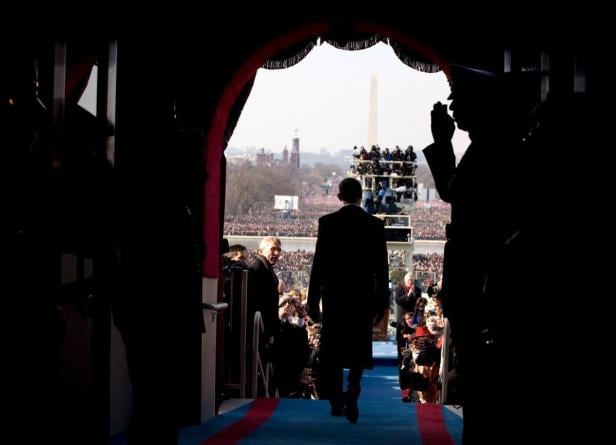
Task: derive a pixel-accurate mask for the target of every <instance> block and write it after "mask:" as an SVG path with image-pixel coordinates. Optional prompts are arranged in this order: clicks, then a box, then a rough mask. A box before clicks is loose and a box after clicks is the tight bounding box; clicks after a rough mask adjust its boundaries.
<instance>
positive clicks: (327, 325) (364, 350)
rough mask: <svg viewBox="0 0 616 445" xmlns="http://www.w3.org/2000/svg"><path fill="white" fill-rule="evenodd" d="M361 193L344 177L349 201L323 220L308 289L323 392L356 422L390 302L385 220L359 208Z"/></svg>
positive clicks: (343, 196)
mask: <svg viewBox="0 0 616 445" xmlns="http://www.w3.org/2000/svg"><path fill="white" fill-rule="evenodd" d="M361 197H362V188H361V184H360V183H359V181H357V180H356V179H354V178H345V179H343V180H342V181H341V182H340V184H339V193H338V198H339V199H340V200H341V201H342V202H343V204H344V205H343V207H342V208H340V209H339V210H338V211H336V212H333V213H330V214H328V215H325V216H323V217H321V218H320V219H319V231H318V237H317V244H316V248H315V255H314V261H313V264H312V271H311V274H310V286H309V289H308V314H309V316H310V317H311V318H312V319H313V320H315V321H319V320H321V321H322V328H321V375H320V379H321V393H320V396H321V398H324V399H328V400H329V401H330V404H331V408H332V411H331V413H332V415H334V416H340V415H342V414H344V415H345V416H346V417H347V419H348V420H349V421H350V422H351V423H355V422H357V419H358V417H359V409H358V405H357V399H358V397H359V393H360V391H361V385H360V382H361V377H362V374H363V370H364V369H371V368H372V364H373V362H372V327H373V325H374V324H375V322H376V323H378V322H379V321H380V320H381V319H382V318H383V316H384V312H385V309H386V308H387V307H388V306H389V294H388V286H387V285H388V263H387V245H386V242H385V228H384V224H383V221H382V220H380V219H378V218H376V217H374V216H371V215H369V214H368V213H366V212H365V211H364V210H363V209H362V208H361V207H360V205H359V204H360V202H361ZM321 304H322V311H320V305H321ZM344 368H348V369H349V375H348V386H347V390H346V391H345V392H343V369H344Z"/></svg>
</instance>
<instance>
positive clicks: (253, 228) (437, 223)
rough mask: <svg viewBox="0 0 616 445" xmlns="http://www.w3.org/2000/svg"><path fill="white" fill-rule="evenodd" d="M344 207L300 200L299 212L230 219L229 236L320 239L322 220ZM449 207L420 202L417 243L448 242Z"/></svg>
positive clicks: (258, 212) (260, 213) (415, 223)
mask: <svg viewBox="0 0 616 445" xmlns="http://www.w3.org/2000/svg"><path fill="white" fill-rule="evenodd" d="M339 207H340V204H339V202H337V201H332V200H331V199H328V200H326V199H303V198H302V199H300V206H299V210H291V211H286V210H275V209H273V208H271V207H269V208H265V207H263V208H258V209H253V210H251V212H250V213H249V214H247V215H226V216H225V221H224V233H225V235H232V236H268V235H275V236H292V237H316V236H317V229H318V224H317V221H318V219H319V217H320V216H323V215H325V214H327V213H330V212H332V211H334V210H336V209H337V208H339ZM449 216H450V212H449V206H448V205H447V204H445V203H443V202H442V201H430V202H429V203H426V202H424V201H417V203H416V207H415V210H414V212H413V215H412V221H411V225H412V227H413V237H414V238H415V239H416V240H445V225H446V224H447V223H448V222H449Z"/></svg>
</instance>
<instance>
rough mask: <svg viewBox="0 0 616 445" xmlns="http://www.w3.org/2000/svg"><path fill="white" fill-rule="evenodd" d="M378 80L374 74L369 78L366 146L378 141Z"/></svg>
mask: <svg viewBox="0 0 616 445" xmlns="http://www.w3.org/2000/svg"><path fill="white" fill-rule="evenodd" d="M378 96H379V81H378V79H377V78H376V75H374V74H373V75H372V77H371V78H370V105H369V107H368V146H369V147H371V146H373V145H377V144H378V143H379V117H378V113H379V101H378Z"/></svg>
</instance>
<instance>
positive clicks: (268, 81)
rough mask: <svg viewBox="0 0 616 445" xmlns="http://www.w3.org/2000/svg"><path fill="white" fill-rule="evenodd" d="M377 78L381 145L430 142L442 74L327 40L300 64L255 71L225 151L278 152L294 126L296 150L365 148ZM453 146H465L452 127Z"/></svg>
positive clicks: (382, 52) (443, 87)
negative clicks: (297, 140)
mask: <svg viewBox="0 0 616 445" xmlns="http://www.w3.org/2000/svg"><path fill="white" fill-rule="evenodd" d="M373 74H374V75H376V77H377V79H378V104H379V109H378V139H379V145H380V146H381V147H382V148H383V147H386V146H389V147H393V146H395V145H399V146H400V147H401V148H405V147H406V146H407V145H413V146H414V147H415V149H416V150H420V149H422V148H424V147H425V146H426V145H428V144H429V143H431V142H432V136H431V133H430V110H431V109H432V105H433V104H434V102H436V101H441V102H445V101H446V99H447V96H449V84H448V83H447V79H446V77H445V75H444V74H443V73H442V72H438V73H423V72H420V71H416V70H414V69H412V68H410V67H408V66H407V65H405V64H403V63H402V62H400V60H399V59H398V58H397V57H396V55H395V54H394V52H393V50H392V49H391V48H390V47H389V46H387V45H386V44H384V43H379V44H377V45H375V46H373V47H371V48H368V49H365V50H361V51H344V50H339V49H336V48H334V47H332V46H330V45H329V44H327V43H324V44H322V45H320V46H317V47H315V48H314V49H313V50H312V51H311V52H310V54H308V56H306V58H305V59H304V60H302V61H301V62H300V63H298V64H297V65H295V66H293V67H291V68H287V69H282V70H266V69H259V71H258V72H257V77H256V80H255V84H254V86H253V88H252V92H251V94H250V97H249V98H248V100H247V102H246V105H245V106H244V110H243V111H242V114H241V116H240V119H239V122H238V124H237V127H236V128H235V132H234V133H233V136H232V138H231V140H230V141H229V147H247V146H256V147H259V148H260V147H265V149H266V151H270V152H273V153H280V152H281V151H282V149H283V148H284V146H285V145H286V146H287V147H288V148H289V150H290V149H291V139H292V138H293V135H294V131H295V130H296V129H297V135H298V136H299V138H300V151H319V150H320V149H321V148H326V149H328V150H330V151H336V150H340V149H351V148H353V146H354V145H358V146H360V145H367V144H368V141H367V139H368V104H369V89H370V78H371V76H372V75H373ZM453 142H454V147H455V149H456V152H458V153H461V152H462V151H463V150H464V149H465V148H466V146H467V145H468V143H469V141H468V137H467V134H466V133H465V132H461V131H460V130H458V129H456V132H455V135H454V141H453Z"/></svg>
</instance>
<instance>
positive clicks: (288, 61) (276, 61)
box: [262, 38, 316, 70]
mask: <svg viewBox="0 0 616 445" xmlns="http://www.w3.org/2000/svg"><path fill="white" fill-rule="evenodd" d="M315 45H316V38H314V39H311V40H310V41H308V42H302V43H300V44H298V45H293V46H292V47H291V48H289V49H288V50H286V51H284V52H282V53H280V54H277V55H276V56H275V57H274V58H272V59H269V60H268V61H267V62H265V63H264V64H263V66H262V68H265V69H268V70H281V69H284V68H289V67H292V66H293V65H296V64H298V63H299V62H301V61H302V60H303V59H304V58H305V57H306V56H307V55H308V53H309V52H310V51H312V48H314V47H315Z"/></svg>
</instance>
